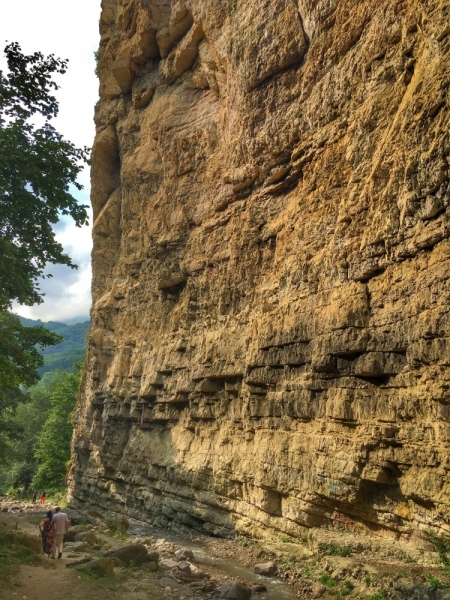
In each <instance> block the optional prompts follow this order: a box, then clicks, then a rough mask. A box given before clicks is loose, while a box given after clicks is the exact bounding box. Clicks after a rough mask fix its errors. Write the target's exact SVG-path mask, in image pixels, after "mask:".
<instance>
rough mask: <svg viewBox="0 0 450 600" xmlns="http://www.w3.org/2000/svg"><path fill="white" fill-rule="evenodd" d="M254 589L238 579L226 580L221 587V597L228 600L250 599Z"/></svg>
mask: <svg viewBox="0 0 450 600" xmlns="http://www.w3.org/2000/svg"><path fill="white" fill-rule="evenodd" d="M251 597H252V590H251V589H250V588H248V587H246V586H245V585H242V583H239V582H237V581H226V582H225V583H223V584H222V587H221V588H220V598H226V599H227V600H250V598H251Z"/></svg>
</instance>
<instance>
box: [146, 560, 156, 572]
mask: <svg viewBox="0 0 450 600" xmlns="http://www.w3.org/2000/svg"><path fill="white" fill-rule="evenodd" d="M145 568H146V569H147V571H150V572H151V573H154V572H155V571H157V570H158V563H156V562H153V561H151V562H148V563H145Z"/></svg>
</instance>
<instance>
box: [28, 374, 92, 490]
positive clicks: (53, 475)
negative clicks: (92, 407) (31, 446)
mask: <svg viewBox="0 0 450 600" xmlns="http://www.w3.org/2000/svg"><path fill="white" fill-rule="evenodd" d="M80 368H81V366H80ZM80 368H79V369H78V370H77V371H76V372H75V373H67V372H62V371H55V373H53V374H51V376H50V377H51V395H50V404H51V406H50V409H49V411H48V412H47V416H46V419H45V422H44V424H43V427H42V430H41V432H40V434H39V439H38V443H37V447H36V451H35V457H36V458H37V460H38V466H37V470H36V473H35V475H34V477H33V482H32V484H33V487H34V488H35V489H45V490H50V491H56V490H60V489H61V488H63V487H64V485H65V477H66V465H67V463H68V461H69V459H70V441H71V438H72V430H73V426H72V413H73V411H74V408H75V402H76V397H77V393H78V388H79V385H80Z"/></svg>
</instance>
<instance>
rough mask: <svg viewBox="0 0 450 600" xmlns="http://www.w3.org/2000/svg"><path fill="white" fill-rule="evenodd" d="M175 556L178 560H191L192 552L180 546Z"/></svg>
mask: <svg viewBox="0 0 450 600" xmlns="http://www.w3.org/2000/svg"><path fill="white" fill-rule="evenodd" d="M175 556H176V557H177V559H178V560H193V558H194V553H193V552H192V550H189V548H180V549H179V550H177V551H176V552H175Z"/></svg>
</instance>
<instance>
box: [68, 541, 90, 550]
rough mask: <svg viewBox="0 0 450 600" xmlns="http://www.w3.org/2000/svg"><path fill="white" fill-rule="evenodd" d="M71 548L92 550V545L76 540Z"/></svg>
mask: <svg viewBox="0 0 450 600" xmlns="http://www.w3.org/2000/svg"><path fill="white" fill-rule="evenodd" d="M70 550H71V551H72V552H92V546H91V545H90V544H89V543H88V542H75V544H73V546H71V547H70Z"/></svg>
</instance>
